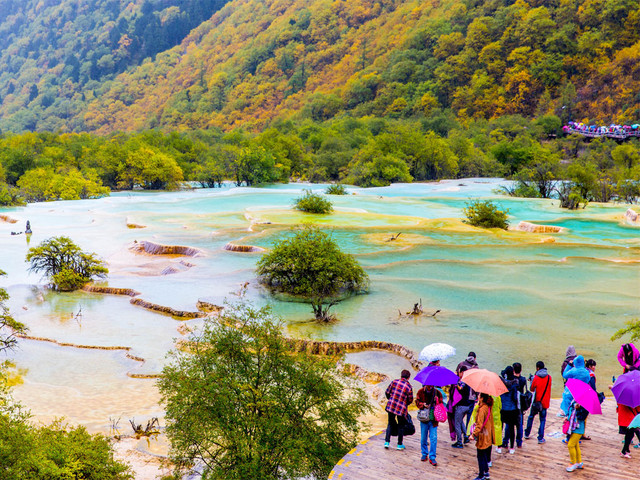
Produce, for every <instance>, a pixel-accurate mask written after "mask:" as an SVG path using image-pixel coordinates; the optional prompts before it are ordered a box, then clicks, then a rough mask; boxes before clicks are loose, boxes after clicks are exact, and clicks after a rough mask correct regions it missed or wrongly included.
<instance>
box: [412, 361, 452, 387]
mask: <svg viewBox="0 0 640 480" xmlns="http://www.w3.org/2000/svg"><path fill="white" fill-rule="evenodd" d="M414 380H415V381H416V382H420V383H421V384H423V385H433V386H434V387H444V386H445V385H453V384H454V383H458V380H460V379H459V378H458V375H456V374H455V373H453V372H452V371H451V370H449V369H448V368H445V367H438V366H435V365H431V366H428V367H424V368H423V369H422V370H420V371H419V372H418V373H417V374H416V376H415V377H414Z"/></svg>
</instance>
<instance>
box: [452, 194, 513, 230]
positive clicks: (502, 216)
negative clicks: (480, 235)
mask: <svg viewBox="0 0 640 480" xmlns="http://www.w3.org/2000/svg"><path fill="white" fill-rule="evenodd" d="M462 213H464V215H465V217H467V219H466V220H464V222H465V223H468V224H469V225H473V226H474V227H481V228H502V229H504V230H506V229H507V228H509V222H508V221H507V214H508V213H509V210H505V211H502V210H498V207H496V205H495V204H494V203H493V202H492V201H490V200H475V201H473V202H471V203H468V204H467V206H466V208H463V209H462Z"/></svg>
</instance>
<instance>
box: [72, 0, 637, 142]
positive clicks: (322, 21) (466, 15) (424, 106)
mask: <svg viewBox="0 0 640 480" xmlns="http://www.w3.org/2000/svg"><path fill="white" fill-rule="evenodd" d="M639 39H640V5H638V4H637V3H636V2H633V1H628V0H613V1H611V2H604V1H601V0H559V1H556V2H544V3H542V2H540V1H538V0H531V1H530V2H529V3H527V2H525V1H524V0H517V1H516V2H514V3H511V2H508V1H503V0H489V1H474V0H466V1H459V0H443V1H439V0H433V1H430V2H424V1H400V0H396V1H394V0H377V1H373V2H372V1H363V0H357V1H344V0H266V1H258V0H234V1H233V2H231V3H229V4H228V5H227V6H226V7H225V8H223V9H222V10H221V11H220V12H219V13H217V14H216V15H215V16H214V17H213V18H212V20H211V21H208V22H205V23H204V24H203V25H202V26H201V27H199V28H198V29H196V30H195V31H194V32H193V33H192V34H191V35H190V36H189V37H187V38H186V39H185V41H184V42H183V43H182V45H180V46H179V47H176V48H174V49H172V50H170V51H168V52H166V53H164V54H162V55H159V56H158V58H157V59H156V61H155V62H153V63H149V64H146V65H143V66H141V67H140V68H138V69H137V70H135V71H133V72H131V73H127V74H124V75H121V76H120V77H118V78H117V79H116V80H115V81H114V82H113V84H112V85H111V87H110V90H108V91H106V92H105V94H104V95H103V96H102V97H100V98H98V99H96V100H95V101H93V102H91V103H90V105H89V108H88V112H87V115H86V116H85V118H84V120H85V121H86V123H85V127H86V128H88V129H90V130H97V131H98V132H101V133H106V132H109V131H114V130H132V129H133V130H137V129H141V128H148V127H156V126H160V127H163V128H196V127H198V128H207V127H212V126H217V127H221V128H224V129H230V128H234V127H237V126H245V127H250V128H255V129H260V128H262V127H263V126H264V125H265V124H267V123H268V122H269V121H270V120H271V119H273V118H277V117H280V118H289V117H291V116H292V115H293V116H300V115H303V116H310V117H312V118H313V119H315V120H324V119H326V118H330V117H332V116H333V115H335V114H339V113H340V112H344V111H346V112H349V113H351V114H352V115H355V116H362V115H376V116H391V117H403V116H405V117H410V116H423V115H429V114H430V113H431V112H432V111H433V110H434V109H438V108H452V109H453V110H454V111H455V113H456V114H457V115H458V116H459V117H460V118H461V119H462V120H463V121H464V119H465V118H495V117H498V116H501V115H505V114H522V115H526V116H534V115H542V114H546V113H553V112H554V111H555V112H556V113H557V114H559V115H561V116H562V117H563V120H568V119H576V118H582V117H589V118H591V119H601V120H602V121H617V122H620V123H623V122H634V123H635V122H636V121H638V120H640V97H639V96H638V94H637V92H638V91H639V90H640V43H639V42H638V40H639Z"/></svg>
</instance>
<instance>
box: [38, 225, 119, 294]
mask: <svg viewBox="0 0 640 480" xmlns="http://www.w3.org/2000/svg"><path fill="white" fill-rule="evenodd" d="M27 262H30V263H31V266H30V267H29V270H30V271H32V272H42V273H43V274H44V275H45V276H46V277H48V278H49V282H50V283H51V285H52V286H53V287H54V288H55V289H56V290H60V291H63V292H69V291H72V290H77V289H78V288H81V287H82V286H83V285H84V284H86V283H88V282H90V281H91V279H92V278H94V277H98V278H104V277H106V276H107V273H109V270H108V269H107V267H106V266H105V264H104V262H103V261H102V260H100V259H99V258H98V257H97V256H96V254H95V253H85V252H83V251H82V250H81V249H80V247H79V246H77V245H76V244H75V243H73V242H72V241H71V239H70V238H69V237H52V238H49V239H47V240H45V241H44V242H42V243H41V244H40V245H38V246H37V247H33V248H30V249H29V252H28V253H27Z"/></svg>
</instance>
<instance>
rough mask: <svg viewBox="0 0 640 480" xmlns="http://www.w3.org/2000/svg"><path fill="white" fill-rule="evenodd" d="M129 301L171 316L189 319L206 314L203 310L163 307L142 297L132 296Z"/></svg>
mask: <svg viewBox="0 0 640 480" xmlns="http://www.w3.org/2000/svg"><path fill="white" fill-rule="evenodd" d="M129 303H131V304H133V305H137V306H139V307H142V308H146V309H147V310H153V311H154V312H160V313H164V314H166V315H171V316H172V317H178V318H184V319H190V318H202V317H206V316H207V314H206V313H205V312H186V311H184V310H176V309H174V308H171V307H165V306H164V305H158V304H156V303H151V302H147V301H146V300H143V299H142V298H132V299H131V300H130V302H129Z"/></svg>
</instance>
